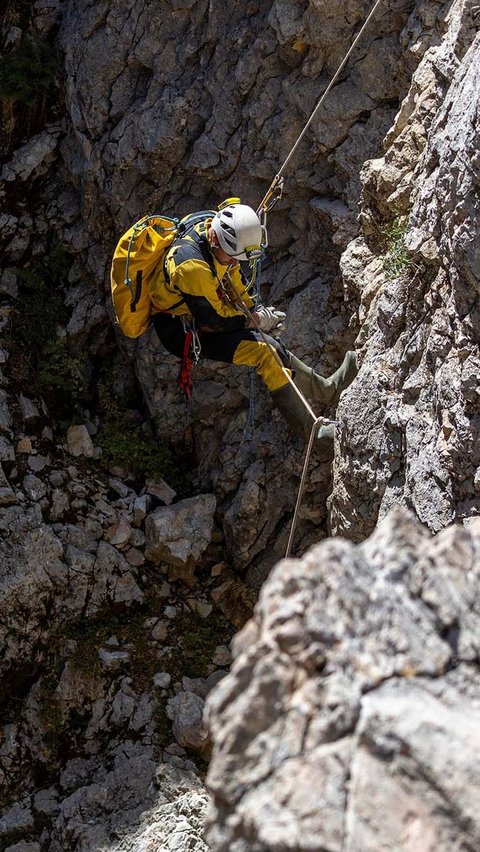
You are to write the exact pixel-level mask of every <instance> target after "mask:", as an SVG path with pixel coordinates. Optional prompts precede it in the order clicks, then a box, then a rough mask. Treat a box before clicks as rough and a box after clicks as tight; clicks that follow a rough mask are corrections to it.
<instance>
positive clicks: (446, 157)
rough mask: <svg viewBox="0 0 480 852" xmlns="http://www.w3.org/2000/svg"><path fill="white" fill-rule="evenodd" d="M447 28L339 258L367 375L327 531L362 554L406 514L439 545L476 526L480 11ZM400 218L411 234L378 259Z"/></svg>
mask: <svg viewBox="0 0 480 852" xmlns="http://www.w3.org/2000/svg"><path fill="white" fill-rule="evenodd" d="M446 23H448V29H447V32H446V35H445V37H444V39H443V40H442V42H441V43H440V44H439V45H436V46H435V47H432V48H430V49H429V50H428V51H426V53H425V55H424V57H423V59H422V62H421V63H420V65H419V67H418V69H417V71H416V73H415V75H414V78H413V83H412V88H411V90H410V92H409V95H408V96H407V98H406V100H405V102H404V104H403V105H402V108H401V110H400V112H399V114H398V116H397V120H396V123H395V125H394V127H393V129H392V131H391V132H390V133H389V135H388V137H387V150H386V153H385V157H384V158H383V159H382V160H377V161H373V162H370V163H367V164H366V165H365V167H364V169H363V178H364V192H363V208H362V214H361V219H362V222H363V232H364V236H362V237H361V238H358V239H357V240H356V241H355V242H354V243H353V244H352V245H351V246H349V248H348V249H347V251H346V253H345V254H344V255H343V258H342V267H343V271H344V276H345V281H346V284H347V287H353V288H355V290H356V292H357V293H358V295H359V297H360V299H361V307H360V312H359V316H360V318H361V321H362V325H361V330H360V335H359V338H358V344H359V346H360V347H361V352H362V356H361V357H362V361H363V365H362V369H361V372H360V374H359V376H358V377H357V380H356V381H355V383H354V385H353V386H351V387H350V389H348V390H347V392H346V393H345V394H344V397H343V399H342V404H341V406H340V410H339V419H340V421H341V425H340V428H339V430H338V442H339V449H340V450H341V452H340V453H339V455H338V457H337V461H336V464H335V469H334V489H333V495H332V501H331V529H332V532H334V533H339V534H345V535H348V537H349V538H353V539H355V540H357V541H359V540H361V539H362V538H364V537H365V535H368V534H369V533H370V532H371V531H372V529H373V528H374V526H375V523H376V521H377V519H378V518H382V517H383V516H384V515H385V514H386V513H387V512H388V511H389V509H390V508H391V506H392V505H394V504H396V503H399V502H400V503H402V504H403V505H405V506H407V507H411V508H412V509H414V511H415V513H416V514H417V516H418V517H419V518H420V520H421V521H423V522H424V523H426V524H427V525H428V526H429V528H430V529H431V530H432V531H438V530H440V529H443V528H444V527H445V526H447V525H448V524H449V523H451V522H452V521H461V520H464V519H467V518H470V517H472V516H475V515H477V514H478V512H479V497H478V485H479V483H478V468H479V465H480V455H479V447H478V441H477V433H478V426H479V421H478V400H479V395H478V383H477V381H476V378H475V377H476V376H477V375H478V372H479V369H480V357H479V348H478V333H477V329H478V325H479V322H480V315H479V313H478V304H477V303H478V293H479V288H480V257H479V253H478V252H479V250H478V224H477V223H478V221H479V215H480V204H479V197H478V183H479V172H478V141H479V135H478V134H479V124H478V115H479V109H480V94H479V93H480V86H479V67H480V64H479V59H480V38H479V36H478V34H477V35H476V31H477V29H478V23H479V19H478V7H477V6H475V5H474V4H472V3H469V2H457V3H454V4H453V5H452V7H451V8H450V11H449V14H448V17H447V21H446ZM395 210H396V211H397V216H398V215H401V214H403V215H404V217H405V219H404V230H405V234H404V236H399V237H398V238H397V239H396V240H395V242H396V247H395V248H394V249H393V250H391V251H390V257H389V255H388V251H387V255H386V256H385V241H384V243H383V256H382V246H381V241H379V229H381V228H382V227H383V228H387V230H388V227H390V228H391V220H392V212H391V211H395ZM388 211H390V213H389V212H388ZM389 221H390V226H388V222H389ZM387 242H388V241H387ZM395 252H396V253H397V262H396V263H395V264H394V265H393V270H392V269H391V266H392V259H394V257H393V256H394V255H395ZM399 253H400V257H401V262H400V263H399V262H398V256H399ZM389 261H390V272H389V273H388V270H389V263H388V262H389Z"/></svg>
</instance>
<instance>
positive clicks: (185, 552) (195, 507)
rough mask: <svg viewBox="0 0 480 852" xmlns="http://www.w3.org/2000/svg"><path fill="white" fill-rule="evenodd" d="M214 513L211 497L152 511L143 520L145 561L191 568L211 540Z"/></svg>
mask: <svg viewBox="0 0 480 852" xmlns="http://www.w3.org/2000/svg"><path fill="white" fill-rule="evenodd" d="M215 509H216V500H215V497H214V496H213V494H199V495H198V496H197V497H190V498H189V499H187V500H181V501H180V502H179V503H174V504H173V505H172V506H165V507H160V508H158V509H156V510H155V512H152V514H150V515H148V516H147V518H146V520H145V534H146V547H145V555H146V557H147V559H150V560H151V561H152V562H154V563H156V564H159V563H160V562H169V563H170V564H171V565H178V566H180V567H183V566H187V565H190V564H192V565H195V563H196V562H197V561H198V559H199V558H200V556H201V555H202V553H203V552H204V550H205V548H206V547H207V546H208V544H209V543H210V541H211V539H212V530H213V516H214V513H215Z"/></svg>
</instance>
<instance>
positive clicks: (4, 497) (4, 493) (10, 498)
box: [0, 464, 18, 506]
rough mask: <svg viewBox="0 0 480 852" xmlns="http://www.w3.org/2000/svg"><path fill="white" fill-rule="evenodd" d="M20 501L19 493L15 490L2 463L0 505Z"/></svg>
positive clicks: (0, 467)
mask: <svg viewBox="0 0 480 852" xmlns="http://www.w3.org/2000/svg"><path fill="white" fill-rule="evenodd" d="M17 502H18V498H17V495H16V494H15V492H14V491H13V489H12V487H11V485H10V483H9V481H8V479H7V477H6V476H5V471H4V470H3V467H2V465H1V464H0V506H12V505H13V504H15V503H17Z"/></svg>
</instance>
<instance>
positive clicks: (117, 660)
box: [98, 648, 130, 671]
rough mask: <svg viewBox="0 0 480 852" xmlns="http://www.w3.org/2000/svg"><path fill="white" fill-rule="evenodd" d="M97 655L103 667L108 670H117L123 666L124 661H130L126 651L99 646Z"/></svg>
mask: <svg viewBox="0 0 480 852" xmlns="http://www.w3.org/2000/svg"><path fill="white" fill-rule="evenodd" d="M98 657H99V660H100V663H101V664H102V666H103V668H105V669H107V670H108V671H118V670H119V669H121V668H123V666H124V665H125V663H128V662H130V654H129V653H128V651H118V650H112V649H110V648H100V650H99V652H98Z"/></svg>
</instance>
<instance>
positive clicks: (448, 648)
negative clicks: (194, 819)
mask: <svg viewBox="0 0 480 852" xmlns="http://www.w3.org/2000/svg"><path fill="white" fill-rule="evenodd" d="M479 591H480V521H475V522H474V523H472V524H471V526H469V527H468V528H467V529H463V528H461V527H451V528H450V529H448V530H446V531H444V532H442V533H441V534H439V535H438V536H437V537H435V538H431V537H430V534H429V533H428V531H427V530H426V529H425V528H422V527H420V526H419V525H418V523H417V522H416V521H415V520H414V518H413V516H412V515H410V514H408V513H406V512H405V511H404V510H401V509H397V510H395V511H393V512H392V513H391V514H390V515H389V516H388V518H387V519H386V520H384V521H383V522H382V523H381V524H380V525H379V527H378V529H377V530H376V531H375V533H374V535H373V536H372V537H371V538H370V539H368V540H367V541H365V542H364V543H363V544H360V545H357V546H354V545H352V544H350V543H348V542H346V541H343V540H329V541H327V542H325V543H323V544H320V545H318V546H317V547H314V548H312V549H311V550H310V551H309V552H308V554H307V555H306V556H305V557H304V558H303V560H301V561H295V560H285V561H283V562H281V563H279V565H277V566H276V568H275V570H274V571H273V573H272V575H271V577H270V578H269V580H268V581H267V583H266V584H265V586H264V588H263V589H262V591H261V594H260V599H259V602H258V605H257V608H256V612H255V618H254V619H253V620H252V621H251V622H249V623H248V624H247V625H246V627H245V628H244V630H243V631H242V632H241V633H240V634H238V636H237V637H236V640H235V646H234V657H235V660H234V663H233V667H232V671H231V674H230V675H228V676H227V677H226V678H225V679H224V680H223V681H222V682H221V684H220V685H219V686H218V687H217V688H216V689H215V690H214V691H213V692H212V693H211V694H210V697H209V699H208V703H207V706H208V714H209V720H210V727H211V730H212V733H213V739H214V751H213V757H212V761H211V765H210V769H209V774H208V786H209V789H210V790H211V792H212V795H213V801H214V806H213V809H212V811H211V814H210V830H209V832H208V842H209V844H210V847H211V849H212V850H214V852H227V850H228V852H267V850H272V852H273V850H275V852H277V850H279V849H282V850H288V849H291V850H295V852H302V850H320V849H332V850H338V852H340V850H349V852H354V850H356V851H357V850H358V851H359V850H362V852H377V850H378V849H390V850H392V852H396V850H398V852H400V850H401V849H402V850H403V849H405V848H419V849H420V848H421V849H422V850H431V852H433V850H439V852H440V850H442V852H447V850H450V849H452V848H453V847H454V846H455V844H457V845H459V848H462V849H463V848H464V849H474V848H476V847H477V846H478V842H479V838H480V821H479V816H478V809H477V808H476V804H475V803H476V801H477V799H478V795H479V792H480V790H479V785H478V781H477V772H476V754H477V749H478V747H479V746H480V742H479V734H478V731H479V730H480V729H479V723H480V677H479V673H478V655H479V650H480V646H479V635H480V633H479V628H480V611H479V609H478V604H477V600H478V594H479Z"/></svg>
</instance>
